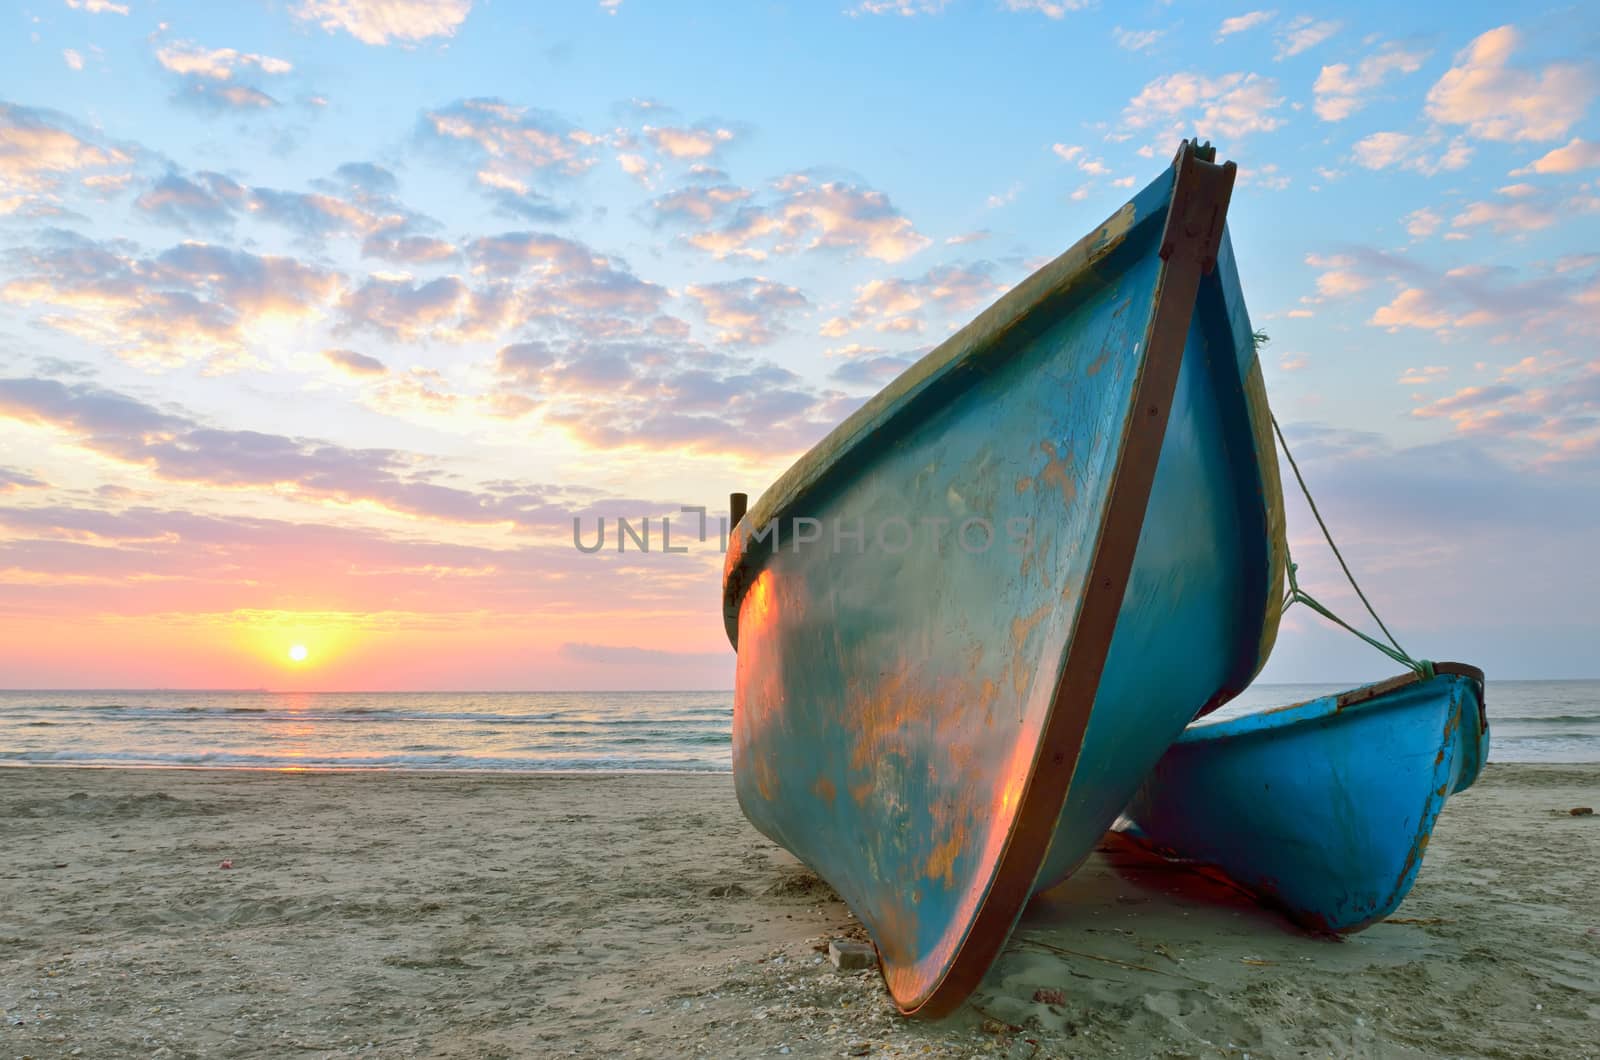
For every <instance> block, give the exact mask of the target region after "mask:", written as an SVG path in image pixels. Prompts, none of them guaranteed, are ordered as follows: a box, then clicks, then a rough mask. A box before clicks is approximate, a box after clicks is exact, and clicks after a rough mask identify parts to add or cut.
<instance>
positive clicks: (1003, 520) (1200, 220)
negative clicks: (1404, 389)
mask: <svg viewBox="0 0 1600 1060" xmlns="http://www.w3.org/2000/svg"><path fill="white" fill-rule="evenodd" d="M1234 172H1235V167H1234V165H1233V163H1231V162H1230V163H1225V164H1218V163H1217V162H1216V160H1215V152H1214V151H1212V150H1210V149H1209V148H1208V147H1202V146H1199V145H1196V144H1194V143H1191V142H1185V143H1184V145H1183V146H1182V148H1181V149H1180V150H1179V152H1178V155H1177V158H1176V159H1175V160H1174V162H1173V164H1172V166H1171V167H1170V168H1169V169H1167V170H1166V171H1165V172H1163V173H1162V174H1161V175H1160V176H1159V177H1158V178H1157V179H1156V180H1155V181H1154V182H1153V183H1151V184H1150V185H1149V186H1148V187H1146V188H1145V189H1144V190H1143V191H1141V192H1139V193H1138V194H1137V195H1135V196H1134V198H1133V199H1132V201H1130V202H1128V203H1127V204H1125V205H1124V206H1122V207H1121V208H1120V209H1118V210H1117V211H1116V212H1115V213H1113V214H1112V215H1111V216H1110V217H1109V218H1108V219H1107V220H1106V221H1105V222H1104V223H1103V224H1101V225H1099V226H1098V227H1096V228H1095V229H1094V230H1093V231H1092V232H1090V233H1089V235H1088V236H1086V237H1085V238H1084V239H1082V240H1080V241H1079V242H1078V243H1077V244H1076V245H1074V246H1073V247H1072V248H1071V249H1069V250H1068V251H1066V253H1064V254H1062V255H1061V256H1060V257H1059V258H1057V259H1056V260H1054V261H1052V262H1051V263H1049V264H1048V265H1046V266H1044V267H1043V268H1042V269H1040V270H1039V271H1038V272H1037V273H1035V274H1034V275H1033V276H1031V277H1029V278H1028V279H1027V280H1025V281H1023V282H1022V283H1021V284H1019V285H1018V286H1017V287H1016V288H1015V289H1013V290H1012V291H1011V292H1010V293H1008V294H1007V295H1005V296H1004V297H1003V298H1001V299H1000V300H999V301H998V302H997V303H996V304H995V305H993V306H991V307H990V308H989V309H988V310H986V311H985V312H984V313H983V314H981V315H980V316H979V317H978V318H977V319H976V320H974V321H973V322H972V323H970V324H968V325H967V326H966V327H965V328H963V329H962V330H961V331H960V332H958V333H957V334H955V335H954V336H952V337H951V338H950V339H949V340H948V341H947V342H945V343H944V344H943V345H941V346H940V347H938V348H937V349H936V350H934V351H933V352H932V353H930V354H928V355H927V356H926V357H924V358H923V359H922V360H921V361H919V362H917V363H916V364H915V365H913V366H912V367H911V368H909V369H908V370H907V371H906V372H905V373H904V374H903V375H902V376H900V378H898V379H897V380H895V381H894V382H893V383H892V384H890V385H889V387H888V388H886V389H885V390H884V391H883V392H881V393H880V394H878V395H877V396H876V397H874V398H873V399H872V400H870V401H868V402H867V403H866V405H865V406H863V407H862V408H861V409H860V410H859V411H857V412H856V413H855V414H854V415H852V416H851V417H849V418H848V419H847V420H846V421H845V422H843V423H842V424H840V425H839V426H838V427H837V428H836V429H835V430H834V431H833V432H832V433H830V434H829V435H828V436H827V437H826V438H825V439H824V440H823V441H822V442H821V443H820V444H818V445H817V446H816V447H815V448H814V449H813V450H812V451H811V452H809V453H808V454H806V455H805V456H804V457H803V458H802V459H801V460H800V461H799V462H798V463H797V464H796V465H795V466H794V467H792V468H791V469H790V470H789V471H788V472H787V473H785V474H784V475H783V476H782V477H781V478H780V479H779V480H778V481H777V482H776V483H775V484H774V485H773V486H772V487H771V488H770V489H768V490H767V491H766V493H764V494H763V495H762V496H761V497H760V499H759V500H758V501H757V502H756V503H755V505H754V506H753V507H751V508H750V510H749V511H748V512H745V511H743V510H742V506H743V497H742V496H738V497H737V499H736V502H735V504H734V505H733V514H734V518H735V521H736V524H737V532H736V533H735V534H734V535H732V540H731V541H730V545H729V551H728V555H727V557H726V562H725V566H724V569H723V614H724V621H725V625H726V628H727V633H728V638H729V640H730V641H731V642H732V644H733V645H734V647H735V648H736V649H737V651H738V666H737V675H736V682H735V684H736V693H735V707H734V721H733V767H734V777H735V784H736V789H737V792H738V798H739V802H740V805H741V807H742V808H743V810H744V812H745V814H746V816H747V817H748V818H749V819H750V821H751V822H752V823H753V824H754V825H755V826H756V827H757V828H758V829H759V830H760V831H762V832H763V833H764V834H766V835H767V836H769V837H771V838H772V839H773V840H774V841H776V842H777V843H779V844H780V845H782V846H784V847H786V848H787V849H788V850H790V851H792V852H793V853H794V854H795V855H796V856H797V857H799V858H800V859H801V860H802V861H803V862H805V863H806V864H807V865H809V866H811V867H812V868H813V869H814V870H815V871H816V872H817V873H818V874H819V875H821V876H822V877H823V878H824V879H825V880H827V881H828V883H830V884H831V885H832V886H833V887H834V889H835V890H837V891H838V893H839V894H840V896H841V897H842V898H843V899H844V900H845V901H846V902H847V903H848V904H849V905H850V907H851V908H852V909H853V910H854V911H855V913H856V914H857V916H858V917H859V918H860V920H861V922H862V923H863V924H864V925H865V927H866V928H867V930H868V931H869V932H870V933H871V935H872V938H873V940H874V941H875V943H876V945H877V949H878V954H879V958H880V964H881V967H882V971H883V976H884V980H885V982H886V983H887V986H888V988H889V991H890V993H891V994H892V996H893V998H894V1000H895V1002H896V1004H897V1005H898V1006H899V1007H900V1008H901V1009H902V1010H903V1011H906V1012H914V1013H918V1014H922V1015H939V1014H942V1013H944V1012H948V1011H949V1010H951V1009H952V1008H954V1007H955V1006H956V1005H958V1004H959V1003H960V1002H961V1001H962V1000H963V999H964V998H965V997H966V996H967V995H968V993H969V992H970V991H971V990H972V989H973V987H974V986H976V985H977V983H978V981H979V980H980V979H981V977H982V976H983V974H984V972H985V971H986V970H987V969H988V967H989V965H990V963H991V962H992V961H993V959H994V957H995V956H996V954H998V952H999V951H1000V949H1001V947H1002V946H1003V945H1004V944H1005V941H1006V939H1007V937H1008V936H1009V934H1010V932H1011V929H1012V927H1013V925H1014V924H1015V922H1016V919H1017V917H1018V915H1019V913H1020V912H1021V910H1022V908H1023V906H1024V904H1025V903H1026V902H1027V900H1028V898H1029V897H1030V896H1031V895H1032V894H1033V893H1034V892H1036V891H1038V890H1041V889H1043V888H1045V887H1048V886H1050V885H1051V884H1053V883H1055V882H1057V881H1059V880H1060V879H1062V878H1063V877H1065V876H1066V875H1067V874H1068V873H1070V872H1071V871H1072V870H1073V869H1074V868H1075V867H1076V866H1077V865H1078V864H1079V863H1081V862H1082V861H1083V860H1084V858H1086V857H1087V856H1088V854H1089V853H1090V852H1091V851H1092V849H1093V848H1094V845H1095V842H1096V841H1097V840H1098V839H1099V837H1100V836H1101V835H1102V834H1103V832H1104V831H1105V829H1106V828H1107V827H1108V826H1109V825H1110V824H1111V822H1112V821H1113V820H1114V819H1115V818H1116V816H1117V814H1118V813H1119V811H1120V810H1121V809H1122V808H1123V806H1124V805H1125V804H1126V803H1127V801H1128V799H1129V798H1130V797H1131V796H1132V795H1133V793H1134V791H1135V789H1136V788H1137V787H1138V785H1139V782H1140V781H1141V779H1142V778H1143V777H1144V776H1145V774H1146V773H1147V772H1148V771H1149V770H1150V769H1151V768H1152V767H1153V766H1154V765H1155V763H1156V761H1157V760H1158V759H1159V758H1160V757H1161V754H1162V752H1163V751H1164V750H1165V749H1166V748H1167V746H1168V745H1169V744H1170V743H1171V742H1172V741H1173V740H1174V739H1176V738H1177V736H1178V735H1179V734H1180V733H1181V732H1182V731H1183V728H1184V726H1185V725H1186V724H1187V723H1188V722H1189V721H1190V720H1191V719H1192V718H1194V717H1195V716H1196V715H1197V714H1198V713H1200V712H1202V711H1203V710H1204V709H1207V708H1209V707H1212V706H1215V705H1216V704H1219V703H1222V702H1224V701H1226V700H1228V699H1229V698H1231V697H1232V696H1233V695H1235V694H1237V693H1238V692H1239V691H1240V690H1241V689H1243V688H1244V687H1245V686H1246V685H1247V684H1248V683H1249V681H1250V680H1251V678H1252V676H1253V675H1254V674H1255V672H1256V671H1257V670H1258V669H1259V667H1260V665H1261V663H1262V661H1263V660H1264V659H1265V658H1266V655H1267V653H1268V652H1269V651H1270V649H1271V646H1272V643H1273V639H1274V637H1275V636H1276V632H1277V626H1278V615H1279V609H1280V607H1281V606H1282V598H1281V592H1282V588H1281V586H1282V580H1283V574H1284V562H1285V559H1284V557H1285V547H1284V541H1283V510H1282V500H1281V496H1280V493H1279V483H1278V477H1277V466H1276V460H1275V457H1274V453H1273V448H1272V434H1271V426H1270V422H1271V420H1270V414H1269V412H1268V409H1267V404H1266V396H1265V392H1264V390H1263V388H1262V383H1261V374H1260V368H1259V365H1258V363H1257V360H1256V354H1255V348H1254V344H1253V343H1252V339H1251V328H1250V322H1249V318H1248V316H1247V315H1246V312H1245V306H1244V300H1243V298H1242V296H1241V294H1240V290H1239V279H1238V274H1237V271H1236V269H1235V266H1234V260H1233V253H1232V249H1231V247H1230V244H1229V241H1228V238H1227V234H1226V231H1225V227H1224V226H1225V220H1226V214H1227V207H1228V201H1229V197H1230V194H1231V190H1232V185H1233V178H1234ZM741 516H742V518H741Z"/></svg>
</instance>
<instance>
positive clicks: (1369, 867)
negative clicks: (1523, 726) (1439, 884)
mask: <svg viewBox="0 0 1600 1060" xmlns="http://www.w3.org/2000/svg"><path fill="white" fill-rule="evenodd" d="M1429 669H1430V668H1429V667H1423V668H1422V670H1423V672H1422V673H1418V672H1416V671H1413V672H1411V673H1408V674H1406V675H1404V676H1402V677H1396V678H1392V679H1390V680H1388V681H1382V682H1379V683H1378V684H1372V685H1366V686H1364V687H1362V688H1357V689H1354V690H1352V691H1349V692H1344V693H1342V694H1340V695H1335V696H1324V697H1322V698H1321V699H1313V700H1310V701H1309V702H1305V703H1296V704H1293V705H1290V706H1285V707H1279V708H1277V709H1275V710H1269V711H1264V712H1261V713H1255V714H1245V715H1242V716H1239V717H1234V718H1229V719H1226V720H1222V721H1214V722H1198V723H1196V724H1194V725H1191V726H1190V727H1189V729H1188V730H1187V731H1186V732H1184V734H1183V736H1182V737H1180V738H1179V739H1178V741H1177V742H1176V743H1175V744H1173V745H1172V747H1171V749H1170V750H1168V751H1167V753H1166V754H1165V755H1164V756H1162V759H1161V761H1160V763H1159V764H1157V766H1156V767H1155V769H1154V770H1153V771H1152V772H1151V774H1150V776H1149V777H1148V778H1147V779H1146V780H1145V782H1144V785H1143V786H1142V787H1141V788H1140V789H1139V793H1138V794H1137V795H1136V796H1134V798H1133V801H1132V802H1131V803H1130V804H1129V806H1128V809H1127V813H1126V817H1127V822H1126V823H1125V829H1124V830H1125V831H1126V832H1127V833H1128V834H1129V835H1130V836H1131V837H1133V838H1135V839H1137V840H1139V841H1140V842H1142V843H1144V844H1146V845H1148V846H1150V847H1153V848H1154V849H1155V850H1156V851H1157V852H1158V853H1161V854H1163V855H1165V856H1167V857H1171V858H1176V859H1179V860H1182V861H1186V862H1189V863H1192V864H1195V865H1197V866H1201V867H1209V868H1214V869H1218V870H1221V872H1222V873H1224V874H1225V875H1226V876H1227V877H1229V878H1230V879H1232V880H1233V881H1234V882H1236V883H1238V884H1240V885H1241V886H1242V887H1244V889H1246V890H1247V891H1250V892H1251V893H1253V894H1255V895H1257V896H1258V897H1260V898H1261V899H1263V900H1264V901H1266V902H1268V903H1270V904H1273V905H1276V906H1279V907H1281V908H1283V909H1284V910H1285V911H1286V912H1287V913H1288V914H1289V915H1290V916H1291V917H1292V918H1293V919H1294V920H1295V921H1296V922H1298V923H1300V924H1301V925H1303V926H1305V927H1307V928H1309V929H1311V930H1314V931H1323V932H1350V931H1360V930H1361V929H1362V928H1364V927H1366V926H1368V925H1369V924H1372V923H1374V922H1376V921H1378V920H1382V919H1383V918H1384V917H1386V916H1388V915H1389V914H1390V913H1392V912H1394V910H1395V908H1396V907H1397V906H1399V904H1400V901H1401V899H1403V898H1405V896H1406V892H1408V891H1410V890H1411V885H1412V883H1413V882H1414V881H1415V880H1416V878H1417V870H1418V869H1419V868H1421V866H1422V855H1423V852H1424V851H1425V850H1426V849H1427V846H1428V837H1429V836H1430V835H1431V834H1432V832H1433V826H1434V822H1435V821H1437V820H1438V818H1439V811H1440V810H1442V809H1443V808H1444V804H1445V800H1446V799H1448V798H1449V797H1450V796H1451V795H1452V794H1454V793H1455V792H1458V791H1462V790H1464V789H1466V788H1468V787H1470V786H1471V784H1472V782H1473V781H1474V780H1476V779H1477V777H1478V771H1479V770H1480V769H1481V768H1482V767H1483V760H1484V758H1485V756H1486V755H1487V754H1488V750H1489V723H1488V718H1487V715H1486V714H1485V712H1484V698H1483V672H1482V671H1480V670H1478V669H1476V668H1474V667H1471V666H1464V665H1461V664H1459V663H1434V664H1432V665H1431V670H1432V674H1431V675H1429V674H1428V670H1429Z"/></svg>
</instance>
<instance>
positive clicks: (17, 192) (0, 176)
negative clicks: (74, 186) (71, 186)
mask: <svg viewBox="0 0 1600 1060" xmlns="http://www.w3.org/2000/svg"><path fill="white" fill-rule="evenodd" d="M133 162H134V149H133V148H128V147H121V146H116V145H113V144H111V143H108V142H106V141H105V140H103V139H102V138H101V137H99V136H97V135H95V134H94V133H91V132H89V131H87V130H84V129H81V128H79V127H78V125H77V123H76V122H74V121H73V120H72V119H71V118H68V117H67V116H66V115H64V114H61V113H58V112H57V111H53V110H45V109H42V108H38V107H22V106H18V105H16V104H13V103H3V102H0V215H4V214H7V213H18V212H22V211H24V210H27V209H31V208H36V207H39V206H41V205H44V204H52V203H55V202H58V201H59V196H60V192H61V191H62V190H63V187H64V185H65V184H66V182H67V180H68V179H69V178H73V177H77V178H79V179H81V180H85V181H87V180H89V179H92V178H94V177H97V176H101V177H106V176H109V177H119V176H122V175H125V174H126V173H127V172H128V171H129V170H130V167H131V166H132V165H133Z"/></svg>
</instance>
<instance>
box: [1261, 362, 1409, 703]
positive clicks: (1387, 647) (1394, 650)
mask: <svg viewBox="0 0 1600 1060" xmlns="http://www.w3.org/2000/svg"><path fill="white" fill-rule="evenodd" d="M1261 338H1262V339H1264V338H1265V336H1261ZM1259 341H1260V340H1259V339H1258V344H1259ZM1272 431H1273V433H1274V434H1276V435H1277V436H1278V444H1279V445H1281V446H1282V447H1283V455H1284V456H1285V457H1286V458H1287V459H1288V461H1289V467H1290V468H1291V469H1292V470H1293V471H1294V479H1295V481H1296V482H1298V483H1299V484H1300V492H1301V493H1302V494H1303V495H1304V496H1305V499H1306V505H1307V506H1308V507H1310V509H1311V515H1312V517H1313V518H1314V519H1316V521H1317V526H1318V527H1320V528H1321V530H1322V539H1323V540H1324V541H1326V542H1327V543H1328V548H1329V549H1331V550H1332V551H1333V556H1334V558H1335V559H1337V560H1338V561H1339V569H1340V570H1342V571H1344V576H1345V578H1346V579H1347V580H1348V581H1349V582H1350V588H1352V589H1354V590H1355V591H1356V596H1357V597H1358V598H1360V600H1361V603H1362V606H1364V607H1365V608H1366V609H1367V614H1369V615H1371V616H1372V620H1373V621H1374V622H1376V623H1377V624H1378V628H1379V629H1381V630H1383V635H1384V636H1385V637H1387V638H1389V643H1388V644H1385V643H1383V642H1382V641H1380V640H1378V639H1376V638H1374V637H1369V636H1367V635H1366V634H1365V633H1363V632H1361V631H1360V630H1359V629H1356V628H1355V627H1354V626H1352V625H1351V624H1350V623H1348V622H1346V621H1345V620H1344V619H1342V618H1340V617H1339V616H1338V615H1336V614H1334V613H1333V612H1332V611H1330V610H1328V609H1327V608H1326V607H1324V606H1323V605H1322V604H1321V603H1320V602H1319V601H1318V600H1317V599H1316V598H1315V597H1313V596H1312V595H1311V594H1310V593H1308V592H1306V591H1305V590H1304V589H1302V588H1300V582H1299V580H1298V579H1297V578H1296V577H1295V572H1296V571H1298V570H1299V569H1300V567H1299V564H1297V563H1295V562H1294V561H1293V559H1294V558H1293V557H1292V556H1290V555H1288V550H1289V545H1288V542H1285V543H1284V546H1283V547H1284V559H1285V563H1286V566H1287V569H1288V574H1289V591H1288V592H1287V593H1286V594H1284V598H1283V608H1284V609H1285V610H1287V609H1288V608H1289V607H1290V606H1291V605H1293V604H1297V603H1300V604H1305V605H1306V606H1307V607H1309V608H1311V609H1312V610H1313V611H1315V612H1316V613H1317V614H1319V615H1321V616H1322V617H1323V618H1326V619H1327V620H1328V621H1330V622H1333V623H1334V624H1335V625H1338V626H1340V627H1341V628H1343V629H1345V630H1347V631H1349V632H1350V633H1353V634H1355V635H1356V636H1357V637H1359V638H1361V639H1362V640H1364V641H1366V642H1367V643H1368V644H1370V645H1372V646H1373V647H1374V648H1377V649H1378V650H1379V651H1381V652H1383V654H1385V655H1387V656H1388V657H1389V658H1391V659H1393V660H1394V661H1395V662H1397V663H1399V664H1400V665H1402V666H1406V667H1409V668H1410V669H1412V670H1415V671H1416V672H1417V673H1419V674H1421V675H1422V676H1423V677H1424V678H1430V677H1432V676H1433V663H1431V662H1429V661H1428V660H1427V659H1413V658H1412V657H1411V656H1409V655H1407V654H1406V651H1405V649H1404V648H1402V647H1400V642H1399V641H1398V640H1395V637H1394V634H1393V633H1390V632H1389V627H1388V626H1386V625H1384V624H1383V619H1381V618H1379V617H1378V612H1377V611H1375V610H1374V609H1373V607H1372V603H1371V602H1370V601H1369V600H1368V599H1367V594H1366V593H1364V592H1362V591H1361V586H1360V585H1358V584H1356V576H1355V575H1354V574H1351V573H1350V565H1349V564H1348V563H1346V562H1345V561H1344V556H1343V555H1342V554H1341V553H1340V552H1339V546H1338V545H1336V544H1334V543H1333V535H1332V534H1331V533H1329V532H1328V524H1327V523H1325V522H1323V521H1322V513H1321V512H1319V511H1317V502H1316V501H1314V500H1312V499H1311V490H1310V489H1309V488H1308V487H1307V486H1306V480H1305V476H1303V475H1301V474H1300V465H1299V464H1296V463H1295V461H1294V454H1293V453H1291V452H1289V443H1288V442H1287V441H1285V440H1284V437H1283V428H1281V427H1279V426H1278V417H1276V416H1273V417H1272Z"/></svg>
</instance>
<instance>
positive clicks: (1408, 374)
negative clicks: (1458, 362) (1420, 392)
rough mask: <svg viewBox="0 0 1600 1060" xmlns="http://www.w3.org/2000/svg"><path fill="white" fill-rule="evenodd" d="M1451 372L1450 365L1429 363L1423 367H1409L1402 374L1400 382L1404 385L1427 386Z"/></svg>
mask: <svg viewBox="0 0 1600 1060" xmlns="http://www.w3.org/2000/svg"><path fill="white" fill-rule="evenodd" d="M1449 374H1450V366H1449V365H1443V364H1429V365H1424V366H1423V367H1421V368H1407V369H1406V370H1405V371H1404V372H1402V373H1401V374H1400V378H1399V380H1398V382H1399V383H1400V384H1401V385H1402V386H1426V385H1427V384H1429V383H1432V382H1435V381H1436V380H1439V379H1443V378H1444V377H1445V376H1446V375H1449Z"/></svg>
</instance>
